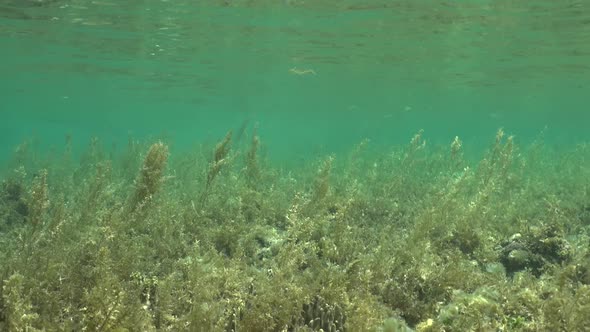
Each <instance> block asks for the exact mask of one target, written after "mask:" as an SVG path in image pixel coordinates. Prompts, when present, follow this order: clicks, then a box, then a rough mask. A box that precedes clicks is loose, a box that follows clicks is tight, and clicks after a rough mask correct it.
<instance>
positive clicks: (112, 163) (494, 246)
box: [0, 130, 590, 332]
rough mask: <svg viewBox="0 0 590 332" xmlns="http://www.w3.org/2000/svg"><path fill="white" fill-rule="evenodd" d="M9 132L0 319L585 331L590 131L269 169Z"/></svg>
mask: <svg viewBox="0 0 590 332" xmlns="http://www.w3.org/2000/svg"><path fill="white" fill-rule="evenodd" d="M240 138H241V139H240V140H236V141H234V135H232V132H231V131H230V132H229V133H228V134H227V135H226V136H225V137H222V138H220V140H219V142H218V143H217V144H201V145H199V146H198V147H195V148H194V149H192V150H191V151H182V152H175V151H174V149H173V148H171V144H170V142H166V141H155V142H149V143H140V142H137V141H135V140H133V139H130V140H129V142H128V145H127V148H126V149H125V151H119V152H117V151H110V150H109V149H105V148H103V147H102V144H101V142H100V140H99V139H93V140H92V141H91V142H90V145H89V147H88V149H86V151H85V152H84V153H82V154H81V155H79V156H74V154H73V152H72V147H71V140H68V141H67V144H66V146H64V147H63V149H61V151H60V152H56V151H58V150H60V149H57V150H56V151H53V152H52V153H47V154H42V153H39V152H37V151H34V148H33V147H32V145H31V144H28V143H26V142H25V143H24V144H23V145H21V146H19V147H18V148H17V149H16V153H15V156H14V157H13V160H12V161H11V162H9V163H8V164H7V165H4V167H3V168H2V170H1V173H0V174H1V177H0V262H2V264H0V330H2V331H224V332H225V331H228V332H229V331H236V332H238V331H325V332H327V331H331V332H335V331H587V329H588V326H590V315H589V314H588V313H589V312H590V218H589V217H588V216H589V215H590V214H589V211H590V208H589V206H590V195H589V190H588V188H590V167H589V166H588V163H587V160H588V159H589V157H590V146H588V145H579V146H576V147H573V148H572V149H570V150H568V151H556V150H555V149H552V148H550V147H548V146H546V145H545V144H543V142H542V140H541V139H540V138H539V139H538V140H537V141H535V142H534V143H533V144H531V145H530V146H520V145H518V144H517V142H516V141H515V139H514V138H513V137H507V136H506V135H505V134H504V132H503V131H502V130H500V131H498V132H497V134H496V137H495V138H493V139H492V140H491V142H490V144H489V146H488V147H487V148H486V149H485V152H483V153H482V154H481V155H480V156H471V155H466V153H464V151H463V143H462V142H461V140H460V139H459V138H458V137H457V138H455V139H454V140H450V142H449V144H448V145H445V146H431V145H429V144H427V143H426V140H425V138H424V136H423V133H422V132H419V133H417V134H416V135H415V136H414V137H413V138H411V140H410V142H409V144H407V145H405V146H393V147H391V148H390V150H388V151H383V150H382V148H380V149H376V148H374V147H372V146H371V144H370V142H368V141H363V142H361V143H360V144H358V145H357V146H354V147H352V148H351V149H350V152H349V153H347V154H343V155H329V156H317V158H314V159H310V160H307V162H305V163H304V165H303V166H298V167H288V166H285V167H276V166H275V164H274V163H273V162H272V161H270V160H268V159H266V158H265V157H263V156H265V154H264V153H263V152H262V151H264V148H265V146H264V141H263V140H261V139H260V138H259V137H258V135H257V133H256V131H253V132H250V133H243V134H242V133H241V134H240Z"/></svg>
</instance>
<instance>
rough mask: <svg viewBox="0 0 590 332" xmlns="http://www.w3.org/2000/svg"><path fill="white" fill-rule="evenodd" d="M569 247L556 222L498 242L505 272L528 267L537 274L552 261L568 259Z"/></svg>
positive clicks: (552, 262) (511, 272)
mask: <svg viewBox="0 0 590 332" xmlns="http://www.w3.org/2000/svg"><path fill="white" fill-rule="evenodd" d="M571 257H572V248H571V246H570V244H569V243H568V241H567V240H566V239H565V238H564V236H563V232H562V231H561V230H560V229H559V228H558V226H556V225H544V226H541V227H539V228H535V229H532V230H530V231H528V232H526V233H524V235H523V234H521V233H516V234H514V235H512V236H511V237H510V238H509V239H508V240H507V241H504V242H503V243H502V244H501V246H500V262H502V264H503V265H504V267H505V268H506V273H508V275H510V276H512V275H514V273H515V272H519V271H523V270H529V271H531V272H532V273H533V274H534V275H535V276H537V277H539V276H540V275H541V274H542V273H543V272H545V271H546V269H547V268H548V267H550V266H553V265H559V264H562V263H566V262H568V261H569V260H570V259H571Z"/></svg>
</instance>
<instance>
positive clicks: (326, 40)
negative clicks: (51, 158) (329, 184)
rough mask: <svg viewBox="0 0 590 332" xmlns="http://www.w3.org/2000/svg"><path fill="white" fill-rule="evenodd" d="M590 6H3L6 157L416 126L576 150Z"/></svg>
mask: <svg viewBox="0 0 590 332" xmlns="http://www.w3.org/2000/svg"><path fill="white" fill-rule="evenodd" d="M589 7H590V4H588V3H585V2H580V1H559V2H553V1H527V2H517V3H515V2H513V1H477V2H469V3H462V2H432V1H364V2H363V1H309V2H307V1H280V2H279V1H229V0H228V1H198V2H195V1H125V2H124V3H122V2H119V1H108V0H107V1H92V2H91V1H80V0H78V1H75V0H74V1H58V0H56V1H49V0H47V1H42V0H38V1H20V0H19V1H16V0H8V1H6V0H5V1H2V2H1V3H0V49H1V50H2V52H1V53H0V72H1V73H2V76H1V78H0V91H2V103H1V105H0V107H1V109H0V112H1V115H2V121H1V122H0V130H1V132H2V136H1V151H2V156H6V154H7V153H9V152H10V151H11V150H12V149H13V148H14V146H15V145H17V144H18V143H20V142H21V141H22V140H24V139H27V138H31V137H35V138H36V139H37V141H38V142H41V143H40V144H42V145H43V144H44V145H46V146H51V145H58V146H60V145H62V144H63V142H64V137H65V135H71V136H72V137H73V141H74V144H75V145H77V146H86V145H87V144H88V142H89V140H90V138H91V137H94V136H96V137H99V138H100V139H101V140H102V141H103V142H107V144H110V142H115V144H117V142H119V143H120V144H125V142H126V140H127V137H128V136H130V135H131V136H133V137H137V138H144V137H148V138H160V137H165V138H169V139H170V140H171V141H173V142H175V146H176V147H189V146H191V145H192V144H194V143H195V142H199V141H203V140H208V141H212V140H218V139H219V138H220V137H222V136H223V135H224V133H225V132H226V131H227V130H228V129H231V128H238V127H240V125H241V124H242V123H243V122H244V121H249V126H254V125H255V124H256V123H257V124H258V128H259V132H260V136H261V138H262V140H263V142H264V144H265V145H266V146H267V148H268V149H269V151H270V155H271V156H273V157H275V158H279V159H285V158H287V159H288V158H292V157H296V156H301V155H308V154H310V153H316V152H318V151H322V152H338V151H339V150H341V149H343V148H348V147H350V146H351V145H352V144H355V143H357V142H359V141H360V140H362V139H363V138H369V139H371V140H372V141H373V142H374V143H375V144H376V145H380V144H383V145H390V144H397V143H399V142H406V141H408V140H409V138H410V137H411V136H412V135H413V133H415V132H417V131H418V130H419V129H424V130H425V136H426V137H428V138H429V139H430V140H433V141H440V142H444V143H447V142H450V141H451V140H452V139H453V137H454V136H455V135H459V136H460V137H461V138H462V139H463V140H464V141H465V142H468V143H471V145H472V146H473V145H474V144H475V145H477V143H478V142H481V141H486V142H487V141H488V140H489V139H490V138H491V137H493V135H494V133H495V131H496V130H497V129H498V128H500V127H503V128H504V129H505V130H506V131H507V132H509V133H512V134H515V135H516V136H517V137H518V138H519V139H521V140H527V139H529V138H531V137H534V136H535V135H537V134H538V133H539V132H541V131H542V130H544V128H545V127H547V129H546V137H547V140H548V141H549V142H556V143H559V144H563V143H568V144H571V143H578V142H580V141H583V140H586V139H587V138H588V130H587V124H588V123H590V122H589V117H590V115H588V114H590V113H588V110H587V105H588V101H589V96H590V93H588V92H589V91H588V89H589V87H590V85H589V79H588V77H590V46H589V45H590V8H589ZM474 142H475V143H474ZM468 145H469V144H468Z"/></svg>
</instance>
